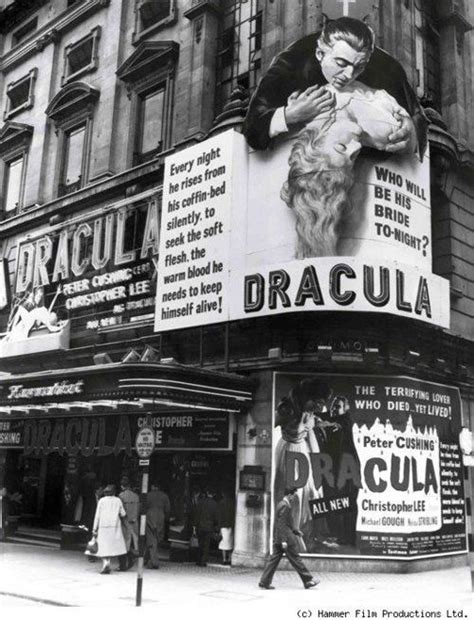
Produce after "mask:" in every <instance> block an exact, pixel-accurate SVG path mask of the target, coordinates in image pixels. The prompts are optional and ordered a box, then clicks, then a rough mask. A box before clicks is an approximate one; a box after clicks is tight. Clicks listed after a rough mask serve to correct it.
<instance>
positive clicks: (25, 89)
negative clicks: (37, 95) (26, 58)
mask: <svg viewBox="0 0 474 620" xmlns="http://www.w3.org/2000/svg"><path fill="white" fill-rule="evenodd" d="M37 73H38V70H37V69H36V68H35V69H31V71H30V72H29V73H28V75H25V76H23V77H21V78H20V79H19V80H16V81H15V82H10V84H8V85H7V90H6V97H5V100H6V107H5V110H4V113H3V118H4V119H5V120H8V119H10V118H13V117H14V116H16V115H17V114H19V113H20V112H23V111H24V110H28V109H29V108H32V107H33V104H34V88H35V82H36V76H37Z"/></svg>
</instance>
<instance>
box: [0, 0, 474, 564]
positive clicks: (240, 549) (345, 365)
mask: <svg viewBox="0 0 474 620" xmlns="http://www.w3.org/2000/svg"><path fill="white" fill-rule="evenodd" d="M40 4H41V6H40V7H39V8H38V9H37V11H35V12H33V13H31V14H30V15H29V16H28V17H25V20H24V21H28V19H30V18H31V17H34V15H36V14H37V15H38V29H39V32H38V33H37V34H34V35H31V38H29V39H28V40H26V41H25V42H24V43H23V44H22V45H21V46H19V48H20V49H17V50H11V49H10V46H11V37H12V31H14V30H15V28H16V26H14V27H11V28H7V29H6V30H4V32H3V35H2V39H1V45H2V46H3V47H2V50H3V52H2V57H1V58H0V63H1V65H0V66H1V68H2V71H1V72H0V108H1V110H3V109H4V105H5V92H6V88H7V85H8V84H9V83H10V82H11V81H14V80H16V79H18V78H20V77H22V76H23V75H25V74H26V73H27V72H28V71H29V70H30V69H31V68H33V67H37V69H38V76H37V80H36V84H35V104H34V107H33V108H32V109H30V110H25V111H23V112H21V113H20V114H18V115H17V116H15V118H13V119H12V121H14V122H19V123H26V124H29V125H32V126H33V127H34V133H33V139H32V143H31V148H30V152H29V161H28V169H27V181H26V188H25V198H24V208H25V209H26V211H25V213H26V215H25V213H24V214H23V215H21V214H20V215H19V216H18V217H17V218H16V219H12V220H10V221H8V220H7V221H4V222H1V223H0V239H2V241H1V244H2V245H1V253H2V257H4V258H6V259H7V261H8V271H9V274H10V277H12V276H13V274H14V271H15V260H16V247H17V244H18V240H19V239H20V238H22V237H23V236H24V235H25V234H27V233H28V232H34V231H35V230H36V229H38V228H39V227H42V226H46V225H47V224H48V221H49V218H50V217H51V216H55V215H58V214H59V215H62V216H63V217H64V218H66V219H67V218H69V217H72V215H73V214H74V213H80V212H86V211H87V210H91V209H93V208H97V207H98V206H104V207H105V206H107V205H110V204H112V203H113V202H114V201H117V200H121V199H124V198H125V197H126V196H127V195H128V196H132V195H134V194H136V193H137V192H139V191H142V190H144V189H146V188H149V187H156V188H157V189H159V188H160V185H161V179H162V174H163V157H161V156H157V157H156V158H155V160H154V161H153V162H151V163H147V164H143V165H141V166H138V167H137V169H136V171H135V172H133V171H132V170H131V169H132V168H133V165H132V160H131V152H132V151H133V148H132V147H131V144H130V142H131V139H132V136H133V125H134V123H136V118H135V115H134V114H135V113H134V108H133V101H132V98H131V97H129V93H128V91H127V85H126V84H125V83H124V82H123V81H122V80H119V79H118V78H117V75H116V72H117V70H118V68H119V67H121V66H122V65H123V63H124V62H125V61H126V60H127V59H128V58H130V56H131V55H132V54H133V53H134V51H135V50H136V49H137V45H134V44H133V33H134V31H135V8H134V2H132V1H130V2H127V1H125V0H123V1H122V0H113V2H110V3H107V2H98V1H97V2H95V4H94V10H92V9H91V10H90V11H89V12H88V13H87V14H86V15H85V16H84V17H83V18H81V19H77V20H75V21H73V22H71V23H70V24H69V25H64V24H65V23H66V22H67V19H65V15H70V14H72V12H77V11H79V9H80V6H81V5H82V3H81V2H78V3H76V4H75V5H74V6H73V7H71V9H70V10H69V11H68V12H67V13H64V11H65V10H66V0H51V1H50V2H48V3H40ZM196 4H198V3H196V2H193V1H192V0H182V1H180V0H178V3H177V7H178V13H177V19H176V21H174V22H173V23H170V24H169V25H166V26H164V27H163V28H160V29H159V30H157V31H155V32H153V33H151V34H150V35H149V36H148V37H146V40H147V41H175V42H177V43H178V44H179V57H178V60H177V63H176V67H175V73H176V79H175V83H174V97H173V106H172V139H171V145H170V150H169V152H171V151H172V150H173V149H178V148H183V147H185V146H187V145H189V144H191V143H193V142H194V141H196V140H200V139H203V138H205V137H206V135H207V133H208V132H209V131H210V130H211V129H212V128H213V126H214V123H215V109H214V102H215V93H216V69H217V61H216V55H217V54H216V52H217V49H218V35H219V32H220V29H219V14H218V12H216V11H215V10H214V8H213V5H215V3H213V2H203V3H201V4H202V5H203V6H202V7H198V8H199V10H196V12H191V13H189V11H190V10H191V9H194V8H195V5H196ZM221 4H222V3H221ZM372 4H373V11H372V13H371V15H370V19H371V23H372V25H373V27H374V29H375V30H376V32H377V34H378V41H379V43H380V45H381V46H382V47H383V48H384V49H386V50H387V51H388V52H389V53H391V54H393V55H394V56H396V57H397V58H398V59H399V60H400V62H401V63H402V65H403V67H404V68H405V70H406V72H407V75H408V76H409V79H410V81H411V82H412V83H416V79H417V72H416V66H415V64H414V58H415V43H414V28H415V25H414V16H413V2H412V1H411V0H410V1H409V2H400V1H399V0H379V1H378V2H374V3H372ZM464 4H465V11H466V14H465V19H466V23H470V21H471V20H474V14H472V11H473V9H472V7H471V6H470V3H464ZM439 7H440V10H441V14H442V16H443V18H445V21H443V22H442V23H441V25H440V30H439V32H440V50H441V59H442V63H441V85H442V100H441V109H440V110H439V111H438V116H439V112H440V113H441V117H440V118H438V117H436V115H435V116H432V117H430V118H431V120H433V119H435V120H436V121H437V124H436V125H435V126H436V128H437V131H435V132H432V133H431V136H432V144H431V147H432V154H433V157H432V160H433V170H432V179H433V186H434V188H433V189H434V191H433V204H432V211H433V239H434V255H433V270H434V272H435V273H437V274H439V275H442V276H443V277H446V278H448V279H449V280H450V282H451V287H452V310H451V328H450V330H447V331H445V332H443V331H441V330H437V329H434V328H429V327H424V326H423V327H419V326H418V325H415V324H413V323H411V322H410V321H407V320H402V319H395V318H393V317H392V318H390V317H384V316H378V317H376V318H371V317H370V318H367V317H364V316H360V315H354V316H352V317H351V321H350V325H348V323H349V322H342V321H340V319H339V317H338V316H335V315H330V316H328V315H326V314H325V315H324V316H322V317H320V316H318V317H317V318H316V319H314V318H306V319H301V318H300V317H298V318H295V317H294V316H289V317H285V318H284V319H279V318H278V317H274V318H271V319H268V320H265V319H262V320H258V321H255V320H248V321H246V322H244V323H239V324H233V325H231V326H230V327H229V330H228V331H226V328H225V326H209V327H206V328H203V329H202V330H201V329H190V330H185V331H184V332H181V333H179V332H171V333H168V334H163V335H160V334H154V333H153V328H152V326H151V324H149V325H147V326H144V327H139V328H137V329H136V330H133V331H126V332H122V333H115V334H99V335H89V336H88V338H87V339H86V340H81V342H80V343H79V342H78V343H77V346H75V347H74V348H73V349H71V350H70V351H68V352H67V353H65V354H63V355H61V356H59V355H55V356H54V355H53V356H49V359H48V363H49V364H50V365H51V367H61V366H62V365H68V366H74V365H78V364H82V363H85V360H89V362H90V360H91V358H92V356H93V355H94V354H95V353H97V352H103V351H105V352H108V353H109V354H110V355H111V356H112V358H113V359H114V360H118V359H120V358H121V356H123V355H124V354H125V353H126V352H127V350H128V349H129V348H130V345H131V343H133V345H134V346H137V347H138V348H140V347H142V346H144V345H145V344H147V343H148V344H152V345H153V346H155V347H156V348H157V349H159V351H160V352H161V355H162V357H175V358H176V359H177V360H178V361H179V362H181V363H183V364H190V365H199V364H201V365H203V366H207V367H210V368H216V369H220V370H230V371H232V372H237V373H241V374H245V375H249V376H252V377H253V378H254V379H255V382H256V385H257V386H258V387H257V390H256V394H255V403H254V405H253V407H252V409H251V411H249V413H248V415H247V416H246V417H241V418H240V420H239V424H238V451H237V460H238V462H237V470H238V471H240V470H241V469H242V468H243V466H244V465H260V466H261V467H262V468H263V470H264V471H265V473H266V489H265V491H264V492H263V493H262V498H261V500H262V503H261V505H260V507H259V508H255V507H251V506H248V505H247V504H246V502H247V493H246V492H244V491H239V492H238V494H237V502H238V505H237V508H238V509H237V522H236V548H235V554H234V556H235V561H236V562H238V563H247V564H248V563H252V564H258V563H261V561H262V559H263V557H264V554H265V552H266V551H267V547H268V540H269V531H270V488H271V486H270V485H271V442H270V441H269V436H271V431H272V407H273V402H272V381H273V379H272V373H273V371H274V370H276V369H281V368H285V369H288V368H289V369H294V370H297V371H301V372H303V371H309V372H314V373H317V372H336V371H337V372H345V373H360V374H362V373H364V372H366V373H367V372H375V373H379V374H384V373H385V374H389V373H392V374H408V375H410V376H419V377H422V378H424V379H427V380H433V381H440V382H446V383H450V384H455V385H459V386H460V387H461V389H462V392H463V396H464V400H465V409H464V415H465V423H466V425H467V426H469V427H470V428H473V427H474V407H473V404H472V403H473V402H474V396H473V394H472V387H471V386H472V379H473V377H474V359H473V349H472V341H473V340H474V320H473V319H474V283H473V279H474V276H473V269H472V266H473V264H474V250H473V249H472V245H473V244H472V238H473V231H474V220H473V208H472V207H473V199H474V181H473V175H472V171H473V167H474V155H473V152H472V149H474V128H473V127H472V122H470V121H471V119H472V118H473V114H474V109H473V102H472V100H473V97H472V95H473V83H472V77H471V76H472V58H473V54H474V35H473V33H472V31H471V32H467V33H466V34H465V35H464V36H463V37H460V35H459V34H458V33H459V29H460V28H461V29H462V28H463V27H464V26H463V25H462V24H460V23H458V22H456V21H454V22H453V20H452V19H451V18H450V17H449V16H450V14H451V13H450V11H451V9H452V6H451V2H449V1H447V0H446V1H442V2H440V3H439ZM322 10H323V7H322V2H314V1H312V0H301V1H300V2H298V3H293V2H291V3H290V2H284V1H283V0H275V1H274V2H266V3H265V4H264V20H263V24H264V26H263V37H262V41H263V44H262V72H264V71H265V70H266V68H268V66H269V64H270V62H271V60H272V58H273V57H274V55H275V54H276V53H278V52H279V51H281V50H282V49H283V48H284V47H285V46H287V45H288V44H290V43H291V42H292V41H294V40H296V39H298V38H299V37H301V36H303V35H305V34H308V33H310V32H312V31H313V30H315V29H317V28H318V27H319V25H320V23H321V20H322ZM74 14H75V13H74ZM19 24H21V22H19ZM48 24H50V25H51V26H54V27H56V28H57V29H58V30H59V34H58V35H57V36H53V37H50V38H48V40H47V41H46V42H44V44H41V45H39V46H38V48H35V50H34V51H30V52H28V53H27V54H26V53H25V54H24V56H22V55H21V50H22V49H24V50H26V49H27V48H28V49H30V47H31V41H32V40H37V39H39V38H40V36H42V33H44V32H47V31H49V30H50V28H49V26H48ZM61 24H63V25H62V26H61ZM96 26H100V27H101V29H102V31H101V38H100V42H99V65H98V68H97V69H96V70H95V71H93V72H91V73H87V74H85V75H84V76H82V77H81V78H80V81H84V82H86V83H87V84H89V85H90V86H92V87H93V88H96V89H98V90H100V98H99V100H98V102H97V104H96V106H95V111H94V121H93V133H92V143H91V157H90V172H89V184H88V186H86V187H85V188H83V189H82V190H80V192H78V193H77V194H75V195H71V196H68V197H66V198H62V199H57V179H58V167H59V153H58V148H59V147H58V143H59V137H58V135H57V134H56V132H55V126H54V123H53V122H52V121H51V120H49V119H48V118H47V117H46V115H45V109H46V108H47V106H48V104H49V102H50V101H51V99H52V98H53V97H54V96H55V95H56V94H57V93H58V92H59V90H60V89H61V76H62V73H63V66H64V49H65V47H66V46H67V45H68V44H69V43H72V42H74V41H76V40H78V39H80V38H81V37H82V36H84V35H85V34H87V33H88V32H90V31H91V29H92V28H94V27H96ZM41 29H43V30H41ZM460 41H461V43H462V44H460ZM29 46H30V47H29ZM435 117H436V118H435ZM234 120H235V119H234ZM241 120H242V119H241V118H240V119H239V118H237V121H236V122H235V126H236V127H237V128H238V127H239V123H238V122H239V121H241ZM214 129H215V127H214ZM0 130H1V127H0ZM3 174H4V172H3V170H0V176H2V175H3ZM127 175H128V176H127ZM2 185H3V183H2V179H1V178H0V186H2ZM34 205H39V206H38V207H36V208H32V210H31V211H28V210H27V209H28V208H30V207H33V206H34ZM11 281H13V280H12V279H11ZM8 314H9V308H5V309H4V310H3V312H1V313H0V328H1V331H3V329H4V328H5V326H6V323H7V321H8ZM78 340H79V338H78ZM335 342H346V343H349V342H350V343H352V344H347V347H345V348H343V349H342V350H339V351H337V350H336V349H337V347H336V346H335V347H334V348H335V354H334V355H333V357H332V359H331V360H330V361H326V362H324V361H322V360H321V359H319V357H318V353H317V347H318V345H327V344H331V345H332V344H333V343H335ZM356 342H361V343H362V344H361V348H356V347H355V345H354V343H356ZM370 347H372V348H373V347H375V348H377V349H378V351H379V354H378V355H377V359H376V361H375V363H374V362H369V361H368V360H367V359H366V358H365V357H364V351H365V349H367V348H370ZM270 350H274V351H277V353H276V359H275V358H271V357H269V351H270ZM408 350H413V351H416V352H418V353H420V359H421V361H420V364H419V365H418V366H417V367H412V366H410V365H408V364H407V362H406V354H407V351H408ZM278 351H279V353H278ZM440 359H441V360H444V362H445V366H443V365H442V364H438V366H436V364H437V360H440ZM37 363H38V362H37V361H35V360H33V359H31V358H30V359H17V360H15V361H14V363H12V362H11V361H8V363H7V364H5V363H2V370H3V369H4V370H9V371H13V372H19V371H21V370H25V369H28V370H33V369H34V368H35V365H37ZM374 364H375V365H374ZM7 366H8V368H7ZM263 431H264V432H263Z"/></svg>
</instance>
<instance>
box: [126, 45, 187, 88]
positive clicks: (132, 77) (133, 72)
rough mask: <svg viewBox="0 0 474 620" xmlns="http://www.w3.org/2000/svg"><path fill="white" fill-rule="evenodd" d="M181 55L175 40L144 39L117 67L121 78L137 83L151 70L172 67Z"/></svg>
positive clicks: (130, 82) (127, 81) (129, 82)
mask: <svg viewBox="0 0 474 620" xmlns="http://www.w3.org/2000/svg"><path fill="white" fill-rule="evenodd" d="M178 55H179V44H178V43H175V42H174V41H144V42H143V43H140V44H139V45H138V46H137V49H136V50H135V51H134V52H133V54H131V55H130V56H129V57H128V58H127V60H126V61H125V62H124V63H122V64H121V65H120V67H119V68H118V69H117V77H118V78H119V80H122V81H123V82H125V83H127V84H133V83H137V82H138V81H139V80H141V79H143V78H144V77H146V76H147V75H149V74H150V73H151V72H155V73H156V72H157V71H159V70H161V69H166V68H170V66H173V65H174V63H175V62H176V60H177V58H178Z"/></svg>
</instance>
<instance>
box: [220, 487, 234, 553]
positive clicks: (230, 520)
mask: <svg viewBox="0 0 474 620" xmlns="http://www.w3.org/2000/svg"><path fill="white" fill-rule="evenodd" d="M234 519H235V506H234V500H233V499H232V498H231V496H230V493H229V492H228V491H227V489H224V490H223V491H222V499H221V500H220V501H219V525H220V528H221V536H222V539H221V541H220V542H219V549H220V550H221V551H222V564H226V565H229V564H230V554H231V553H232V549H233V548H234V531H233V528H234Z"/></svg>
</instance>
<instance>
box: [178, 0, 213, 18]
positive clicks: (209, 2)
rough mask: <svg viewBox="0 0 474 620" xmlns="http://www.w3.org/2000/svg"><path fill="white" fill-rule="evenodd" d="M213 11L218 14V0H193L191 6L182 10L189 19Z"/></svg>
mask: <svg viewBox="0 0 474 620" xmlns="http://www.w3.org/2000/svg"><path fill="white" fill-rule="evenodd" d="M207 12H210V13H215V14H217V15H219V14H220V13H221V8H220V6H219V1H218V0H193V1H192V5H191V8H189V9H187V10H186V11H184V13H183V15H184V17H186V18H187V19H189V20H193V19H195V18H196V17H200V16H201V15H202V14H203V13H207Z"/></svg>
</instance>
